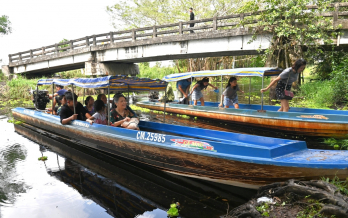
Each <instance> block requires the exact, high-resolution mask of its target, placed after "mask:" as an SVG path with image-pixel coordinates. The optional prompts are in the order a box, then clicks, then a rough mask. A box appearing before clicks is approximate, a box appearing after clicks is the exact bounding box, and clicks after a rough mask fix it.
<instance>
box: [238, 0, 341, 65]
mask: <svg viewBox="0 0 348 218" xmlns="http://www.w3.org/2000/svg"><path fill="white" fill-rule="evenodd" d="M253 2H254V1H249V2H248V3H246V4H245V5H244V6H243V7H242V8H241V10H239V12H256V11H260V10H261V13H260V15H259V17H258V20H259V21H258V23H257V25H256V26H255V27H256V28H257V31H256V33H255V35H254V39H256V38H257V36H259V35H261V34H264V33H265V32H267V33H271V34H272V41H271V43H272V46H271V47H270V48H268V49H267V50H266V54H268V55H271V56H272V55H273V56H276V59H277V60H278V61H279V62H281V60H282V59H283V60H284V61H283V63H280V65H281V66H282V67H285V65H290V60H289V55H291V56H293V57H295V58H299V57H304V58H305V57H311V56H312V55H313V54H317V53H318V52H319V53H322V52H323V47H322V45H329V44H331V43H332V36H337V34H338V33H336V32H333V30H334V28H333V24H332V21H330V18H325V17H323V15H322V13H323V12H327V11H330V9H329V8H328V3H329V2H328V1H325V0H317V1H315V5H316V6H317V8H316V9H308V8H307V5H311V4H313V1H311V0H297V1H293V0H261V1H259V4H258V5H256V4H253ZM253 19H255V17H254V18H253ZM245 22H247V19H246V20H245ZM304 51H306V52H305V53H304ZM279 56H282V57H284V58H280V57H279ZM285 56H286V58H285ZM286 62H288V64H286Z"/></svg>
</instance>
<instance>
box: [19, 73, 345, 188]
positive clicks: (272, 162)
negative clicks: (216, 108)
mask: <svg viewBox="0 0 348 218" xmlns="http://www.w3.org/2000/svg"><path fill="white" fill-rule="evenodd" d="M39 84H42V85H43V84H59V85H76V86H81V87H84V88H86V87H97V88H105V87H107V88H108V90H110V89H111V88H113V89H115V90H124V89H126V90H131V89H132V88H134V89H142V90H146V89H147V90H151V89H155V90H165V88H166V86H167V84H166V83H165V82H163V81H157V80H149V79H138V78H133V79H132V78H125V77H123V76H116V77H115V76H113V77H103V78H96V79H71V80H59V79H55V80H40V81H39ZM196 107H198V106H196ZM200 108H202V107H200ZM198 109H199V108H198ZM268 113H271V112H268ZM274 113H276V112H274ZM12 114H13V116H14V118H15V119H16V120H20V121H23V122H24V123H25V125H31V126H33V127H36V128H40V129H42V130H43V134H44V132H49V133H54V134H55V135H59V136H61V137H66V138H68V139H69V140H70V141H71V140H73V141H76V142H78V143H79V144H83V145H85V146H87V147H90V148H93V149H97V150H100V151H103V152H107V153H111V154H113V155H117V156H120V157H123V158H128V159H131V160H134V161H138V162H140V163H143V164H146V165H149V166H152V167H155V168H158V169H160V170H163V171H166V172H169V173H173V174H178V175H183V176H188V177H194V178H200V179H204V180H209V181H214V182H219V183H224V184H229V185H235V186H241V187H246V188H257V187H259V186H261V185H265V184H269V183H273V182H278V181H285V180H288V179H299V180H309V179H319V178H321V177H330V178H333V177H334V176H338V177H339V178H341V179H345V178H346V177H347V176H348V169H347V167H348V162H347V160H348V151H328V150H311V149H307V146H306V143H305V142H303V141H293V140H285V139H277V138H267V137H261V136H251V135H244V134H238V133H230V132H222V131H215V130H209V129H200V128H192V127H184V126H177V125H171V124H165V123H155V122H144V121H141V122H140V124H139V127H140V131H137V130H129V129H124V128H121V127H113V126H106V125H98V124H93V125H90V124H89V123H88V122H85V121H78V120H75V121H73V122H71V123H70V124H68V125H62V124H61V123H60V118H59V117H58V116H55V115H52V114H47V113H43V112H41V111H36V110H31V109H25V108H15V109H13V110H12ZM15 125H18V124H15Z"/></svg>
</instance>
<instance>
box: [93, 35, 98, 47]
mask: <svg viewBox="0 0 348 218" xmlns="http://www.w3.org/2000/svg"><path fill="white" fill-rule="evenodd" d="M96 45H97V37H95V35H93V46H96Z"/></svg>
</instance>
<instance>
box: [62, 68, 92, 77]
mask: <svg viewBox="0 0 348 218" xmlns="http://www.w3.org/2000/svg"><path fill="white" fill-rule="evenodd" d="M59 75H60V77H61V78H62V79H72V78H81V77H83V78H89V76H86V75H85V74H83V73H82V72H81V70H80V69H79V70H69V71H63V72H60V73H59Z"/></svg>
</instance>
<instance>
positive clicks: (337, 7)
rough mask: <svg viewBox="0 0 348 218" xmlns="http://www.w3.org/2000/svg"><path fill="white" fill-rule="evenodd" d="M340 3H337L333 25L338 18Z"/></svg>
mask: <svg viewBox="0 0 348 218" xmlns="http://www.w3.org/2000/svg"><path fill="white" fill-rule="evenodd" d="M339 7H340V6H339V3H335V11H334V12H333V26H335V23H336V22H337V20H338V9H339Z"/></svg>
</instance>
